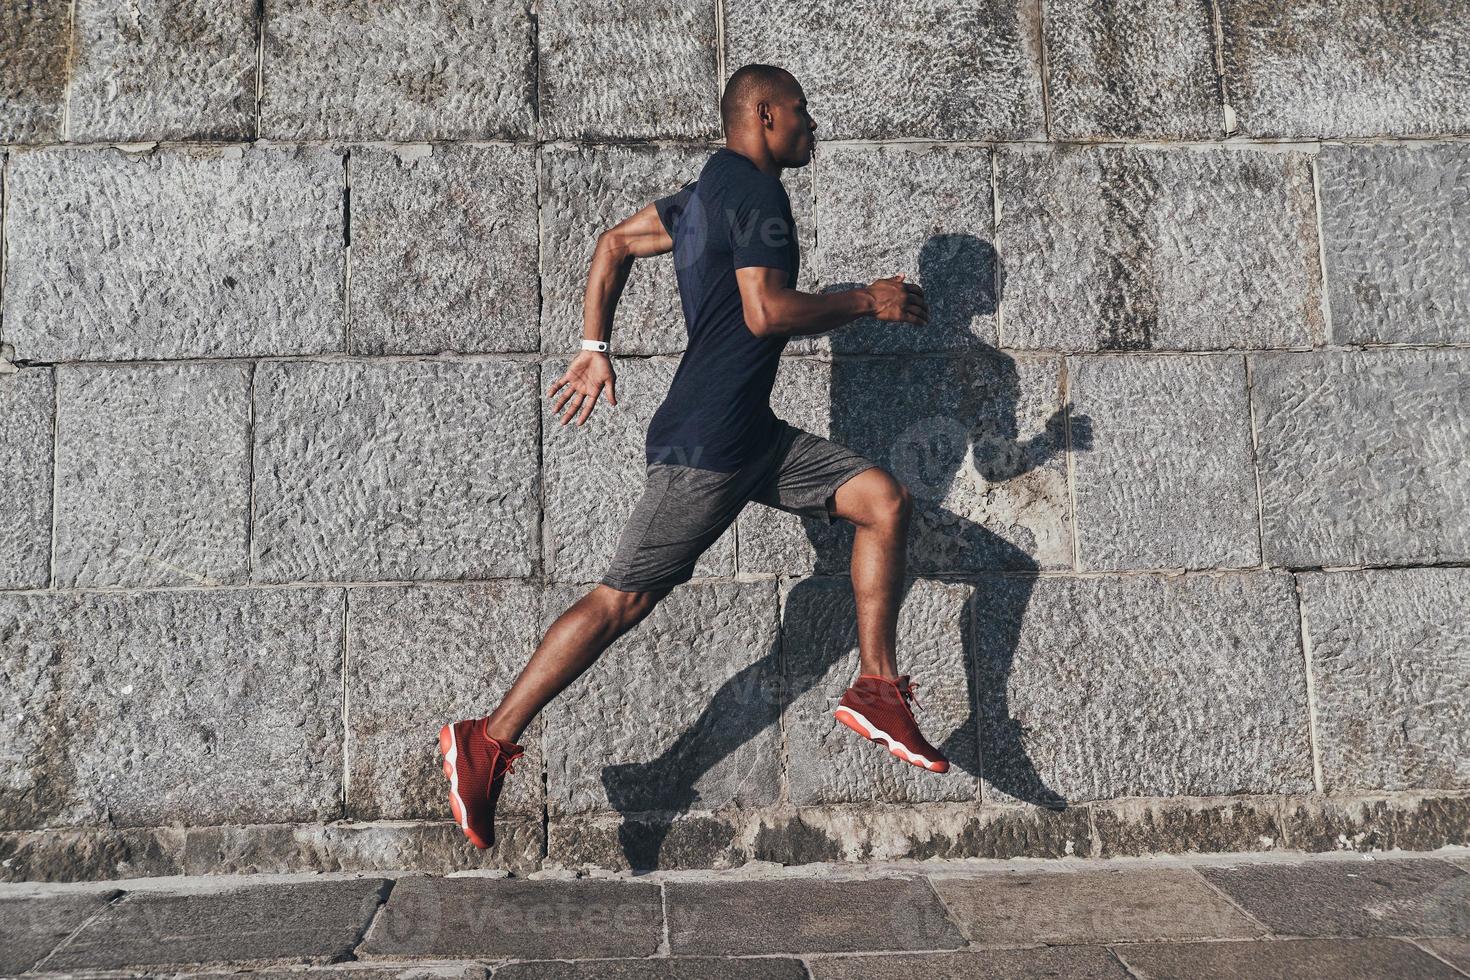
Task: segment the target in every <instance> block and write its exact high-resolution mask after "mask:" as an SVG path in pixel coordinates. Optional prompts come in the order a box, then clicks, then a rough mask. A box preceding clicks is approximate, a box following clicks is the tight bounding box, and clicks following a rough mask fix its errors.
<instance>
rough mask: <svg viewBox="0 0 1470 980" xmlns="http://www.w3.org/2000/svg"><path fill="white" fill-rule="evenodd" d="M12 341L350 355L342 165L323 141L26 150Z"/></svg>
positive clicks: (36, 350) (18, 163) (17, 204)
mask: <svg viewBox="0 0 1470 980" xmlns="http://www.w3.org/2000/svg"><path fill="white" fill-rule="evenodd" d="M7 180H8V197H7V202H6V207H7V214H6V219H5V221H6V226H5V234H6V239H7V242H6V247H7V262H8V265H7V269H6V284H5V285H6V289H5V339H6V341H7V342H9V343H11V344H14V345H15V350H16V355H17V356H18V357H23V358H31V359H36V360H73V359H89V360H121V359H131V358H180V357H250V356H257V355H267V354H302V353H312V352H318V351H327V350H340V349H341V344H342V323H343V318H344V303H345V299H344V295H345V294H344V285H343V279H344V274H345V255H344V253H343V251H342V159H341V157H340V156H339V155H338V154H337V153H336V152H334V151H332V150H329V149H327V148H324V147H295V148H293V147H266V146H250V147H248V148H245V149H243V150H242V149H240V148H239V147H226V148H223V149H186V148H180V149H167V150H161V151H157V152H153V153H150V154H147V155H145V156H138V157H135V156H130V155H128V154H125V153H123V152H121V151H119V150H116V149H111V148H103V149H96V150H78V149H71V148H67V149H60V150H40V151H34V152H30V153H17V154H14V155H12V156H11V158H10V161H9V175H8V178H7Z"/></svg>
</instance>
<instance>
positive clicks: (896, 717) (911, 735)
mask: <svg viewBox="0 0 1470 980" xmlns="http://www.w3.org/2000/svg"><path fill="white" fill-rule="evenodd" d="M918 686H919V685H918V684H914V683H910V681H909V675H908V674H900V675H899V676H898V677H880V676H878V675H877V674H858V677H857V680H855V681H853V683H852V686H851V687H849V688H848V689H847V690H846V691H844V692H843V694H842V698H841V699H840V700H839V701H838V702H837V710H835V711H833V712H832V717H834V718H836V719H837V720H838V721H840V722H842V723H843V724H844V725H846V726H847V727H848V728H851V729H852V730H853V731H855V732H857V733H858V734H859V735H861V736H862V737H863V738H870V739H872V740H873V741H875V742H878V741H882V742H886V743H888V751H889V752H892V753H893V754H894V755H896V756H898V757H899V758H900V759H902V760H903V761H904V762H908V763H911V764H913V765H916V766H920V767H922V768H924V769H928V770H929V771H930V772H947V771H948V770H949V760H948V759H946V758H945V757H944V755H943V754H942V753H941V752H940V751H939V750H938V749H936V748H935V747H934V746H932V745H930V744H929V743H928V741H927V740H925V738H924V736H923V735H922V734H921V733H920V732H919V724H918V722H916V721H915V720H914V713H913V711H912V710H910V708H909V705H908V702H909V701H913V703H914V704H918V703H919V700H918V698H916V697H915V696H914V691H913V689H914V688H916V687H918Z"/></svg>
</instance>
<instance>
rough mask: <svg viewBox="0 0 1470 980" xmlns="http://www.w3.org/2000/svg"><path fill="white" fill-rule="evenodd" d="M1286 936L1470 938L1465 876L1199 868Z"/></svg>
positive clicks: (1343, 868)
mask: <svg viewBox="0 0 1470 980" xmlns="http://www.w3.org/2000/svg"><path fill="white" fill-rule="evenodd" d="M1200 873H1201V874H1203V875H1204V876H1205V877H1206V878H1208V879H1209V880H1210V882H1211V883H1212V884H1214V885H1215V886H1216V887H1217V888H1219V889H1220V890H1221V891H1223V892H1224V893H1225V894H1226V895H1228V896H1229V897H1230V899H1231V900H1232V901H1234V902H1235V904H1236V905H1238V906H1240V907H1241V908H1242V909H1244V910H1245V911H1246V912H1249V913H1250V914H1251V915H1252V916H1254V917H1255V918H1256V919H1258V920H1260V921H1261V922H1262V923H1263V924H1264V925H1265V926H1266V927H1267V928H1268V929H1270V930H1271V931H1272V932H1274V933H1277V934H1279V935H1288V936H1470V874H1466V873H1465V872H1464V871H1461V870H1459V869H1458V868H1456V867H1455V866H1454V865H1452V864H1450V863H1449V862H1447V861H1433V860H1381V859H1380V860H1376V861H1371V862H1368V861H1361V860H1358V861H1314V862H1310V863H1306V864H1292V865H1279V866H1272V865H1256V866H1250V865H1245V866H1237V867H1209V868H1201V869H1200Z"/></svg>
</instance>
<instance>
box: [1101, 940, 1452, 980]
mask: <svg viewBox="0 0 1470 980" xmlns="http://www.w3.org/2000/svg"><path fill="white" fill-rule="evenodd" d="M1113 951H1114V952H1115V953H1117V955H1118V958H1119V959H1121V960H1122V961H1123V962H1124V963H1126V964H1128V967H1129V969H1131V970H1132V971H1133V973H1134V975H1135V976H1138V977H1141V978H1144V980H1173V978H1177V980H1239V978H1241V977H1250V978H1251V980H1298V978H1300V977H1332V978H1333V980H1380V978H1383V977H1394V978H1395V980H1438V978H1441V977H1445V978H1458V977H1459V976H1460V975H1459V974H1458V973H1456V972H1455V971H1454V970H1452V969H1450V968H1449V967H1447V966H1445V965H1444V964H1443V963H1441V962H1439V961H1438V960H1436V959H1435V958H1434V957H1432V956H1430V955H1429V954H1428V953H1426V952H1424V951H1423V950H1421V949H1415V948H1414V947H1413V946H1411V945H1410V944H1408V943H1406V942H1400V941H1398V940H1393V939H1356V940H1351V939H1350V940H1340V939H1281V940H1268V941H1264V942H1255V943H1242V942H1227V943H1160V944H1142V945H1138V946H1116V947H1114V949H1113Z"/></svg>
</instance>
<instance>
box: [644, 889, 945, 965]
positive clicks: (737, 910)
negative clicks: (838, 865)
mask: <svg viewBox="0 0 1470 980" xmlns="http://www.w3.org/2000/svg"><path fill="white" fill-rule="evenodd" d="M664 894H665V895H666V904H667V907H668V912H667V914H668V933H669V950H670V952H672V953H675V954H681V953H701V954H726V955H745V954H753V953H781V952H804V953H830V952H847V951H858V950H876V949H955V948H957V947H960V946H963V945H965V937H964V936H963V935H961V933H960V931H959V930H958V929H957V928H955V925H954V923H953V922H951V921H950V919H949V916H948V915H946V914H945V910H944V905H943V903H941V902H940V901H939V897H938V896H937V895H935V894H934V889H933V888H931V887H930V886H929V884H928V882H927V881H925V880H924V879H922V878H878V877H874V878H871V879H868V880H866V881H819V880H811V879H808V880H800V879H796V880H774V881H689V882H684V881H670V882H668V883H667V884H665V885H664Z"/></svg>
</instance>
